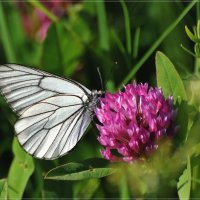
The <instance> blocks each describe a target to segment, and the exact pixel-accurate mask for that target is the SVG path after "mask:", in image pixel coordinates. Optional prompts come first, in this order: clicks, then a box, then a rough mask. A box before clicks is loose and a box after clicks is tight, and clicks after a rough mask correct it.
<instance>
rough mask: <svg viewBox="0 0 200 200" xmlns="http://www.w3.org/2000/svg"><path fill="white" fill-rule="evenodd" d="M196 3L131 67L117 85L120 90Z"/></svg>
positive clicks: (189, 6)
mask: <svg viewBox="0 0 200 200" xmlns="http://www.w3.org/2000/svg"><path fill="white" fill-rule="evenodd" d="M196 3H197V0H194V1H191V3H190V4H188V6H187V7H186V8H185V9H184V10H183V12H182V13H181V14H180V15H179V16H178V17H177V18H176V19H175V20H174V21H173V22H172V23H171V24H170V25H169V26H168V27H167V28H166V29H165V30H164V32H163V33H162V34H161V35H160V37H159V38H158V39H157V40H156V41H155V42H154V44H152V46H151V47H150V48H149V49H148V51H147V52H146V53H145V54H144V55H143V57H142V58H141V59H140V60H139V61H138V62H137V63H136V64H135V65H134V66H133V68H132V70H131V71H130V72H129V73H128V74H127V76H126V77H125V78H124V80H123V81H122V82H121V84H120V85H119V88H122V87H123V86H124V85H126V84H127V83H128V82H129V81H130V80H131V79H132V78H133V77H134V75H135V74H136V72H137V71H138V70H139V69H140V68H141V67H142V65H143V64H144V63H145V62H146V60H147V59H148V58H149V57H150V56H151V54H152V53H153V52H154V51H155V50H156V48H157V47H158V46H159V45H160V44H161V42H162V41H163V40H164V39H165V38H166V37H167V36H168V35H169V34H170V33H171V32H172V31H173V30H174V28H175V27H176V26H177V25H178V24H179V23H180V21H181V20H182V19H183V17H185V15H187V14H188V12H189V11H190V10H191V9H192V7H193V6H194V5H195V4H196Z"/></svg>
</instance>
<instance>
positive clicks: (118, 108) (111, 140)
mask: <svg viewBox="0 0 200 200" xmlns="http://www.w3.org/2000/svg"><path fill="white" fill-rule="evenodd" d="M95 114H96V117H97V119H98V120H99V122H100V123H101V125H99V124H97V128H98V130H99V131H100V136H99V137H98V140H99V142H100V143H101V145H103V146H104V147H105V150H102V151H101V154H102V155H103V156H104V157H105V158H106V159H108V160H112V161H121V160H124V161H126V162H131V161H133V160H136V159H140V158H142V157H146V156H148V155H150V153H151V152H152V151H154V150H155V149H157V148H158V142H159V140H160V139H161V138H163V136H171V135H172V134H173V133H174V130H173V123H172V122H173V119H174V116H175V110H174V109H173V98H172V97H171V96H170V97H168V98H167V99H165V98H164V96H163V93H162V90H161V89H159V88H149V87H148V84H147V83H146V84H138V85H137V84H136V83H134V84H129V85H127V86H125V91H124V92H121V91H120V92H117V93H115V94H110V93H106V94H105V96H104V97H103V98H101V99H100V106H99V107H98V108H96V110H95ZM116 154H117V155H116Z"/></svg>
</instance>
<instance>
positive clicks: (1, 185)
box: [0, 179, 8, 200]
mask: <svg viewBox="0 0 200 200" xmlns="http://www.w3.org/2000/svg"><path fill="white" fill-rule="evenodd" d="M0 199H2V200H4V199H5V200H6V199H8V184H7V180H6V179H1V180H0Z"/></svg>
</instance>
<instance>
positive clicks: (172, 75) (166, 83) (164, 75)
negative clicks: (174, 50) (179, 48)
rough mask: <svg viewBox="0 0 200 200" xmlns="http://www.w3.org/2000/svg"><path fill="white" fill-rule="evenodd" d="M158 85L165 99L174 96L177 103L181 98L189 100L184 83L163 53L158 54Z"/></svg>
mask: <svg viewBox="0 0 200 200" xmlns="http://www.w3.org/2000/svg"><path fill="white" fill-rule="evenodd" d="M156 75H157V85H158V86H159V87H161V88H163V92H164V95H165V97H167V96H169V95H172V96H173V97H174V101H175V102H176V101H177V100H178V99H179V98H180V99H181V100H187V96H186V92H185V89H184V85H183V82H182V80H181V78H180V76H179V74H178V72H177V71H176V69H175V67H174V65H173V64H172V62H171V61H170V60H169V59H168V58H167V57H166V56H165V55H164V54H163V53H161V52H157V54H156Z"/></svg>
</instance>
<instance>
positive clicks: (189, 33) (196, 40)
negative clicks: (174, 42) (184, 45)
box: [185, 26, 198, 42]
mask: <svg viewBox="0 0 200 200" xmlns="http://www.w3.org/2000/svg"><path fill="white" fill-rule="evenodd" d="M185 32H186V34H187V36H188V37H189V38H190V39H191V40H192V41H193V42H198V39H197V38H196V37H195V35H194V34H193V33H192V32H191V31H190V29H189V28H188V27H187V26H185Z"/></svg>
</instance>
